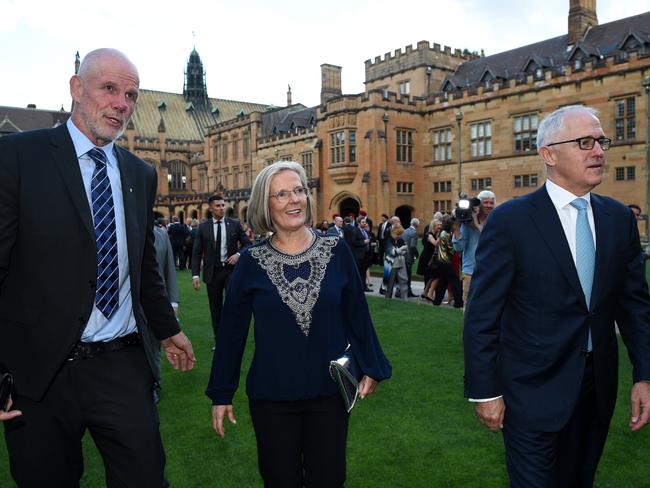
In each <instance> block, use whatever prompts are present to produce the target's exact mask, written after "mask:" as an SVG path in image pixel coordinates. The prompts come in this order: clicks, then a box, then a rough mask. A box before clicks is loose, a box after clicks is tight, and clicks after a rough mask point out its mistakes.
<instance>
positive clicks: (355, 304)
mask: <svg viewBox="0 0 650 488" xmlns="http://www.w3.org/2000/svg"><path fill="white" fill-rule="evenodd" d="M337 251H338V254H339V255H340V259H341V260H342V261H343V263H342V266H341V268H342V269H343V270H346V272H347V273H348V276H347V279H346V280H345V283H346V285H345V289H344V290H343V302H342V315H343V320H344V326H345V332H346V335H347V338H348V341H349V342H350V345H351V349H352V353H353V354H354V357H355V359H356V361H357V362H358V363H359V366H360V368H361V372H362V373H363V374H364V375H367V376H370V377H371V378H372V379H374V380H377V381H381V380H385V379H388V378H390V376H391V373H392V367H391V364H390V362H389V361H388V359H387V358H386V356H385V355H384V351H383V350H382V348H381V345H380V344H379V338H378V337H377V333H376V332H375V327H374V325H373V324H372V318H371V317H370V311H369V310H368V302H367V301H366V296H365V294H364V292H363V284H362V283H361V279H360V278H359V274H358V272H357V270H356V267H355V264H354V259H353V257H352V253H351V252H350V249H349V248H348V247H347V246H340V245H338V246H337Z"/></svg>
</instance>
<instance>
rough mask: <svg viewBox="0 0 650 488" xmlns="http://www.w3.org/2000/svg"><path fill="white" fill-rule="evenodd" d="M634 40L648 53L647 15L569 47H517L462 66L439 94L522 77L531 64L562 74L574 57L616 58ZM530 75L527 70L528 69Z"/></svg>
mask: <svg viewBox="0 0 650 488" xmlns="http://www.w3.org/2000/svg"><path fill="white" fill-rule="evenodd" d="M630 36H633V37H634V39H635V42H634V43H636V44H638V45H639V47H641V48H643V49H644V50H645V51H646V52H647V53H650V12H646V13H643V14H639V15H635V16H633V17H628V18H625V19H620V20H616V21H614V22H608V23H607V24H601V25H597V26H595V27H592V28H590V29H589V30H588V31H587V33H586V35H585V36H584V38H583V39H582V40H580V41H578V42H577V43H576V44H575V45H574V46H572V47H570V46H568V35H567V34H565V35H562V36H559V37H554V38H551V39H547V40H545V41H541V42H537V43H535V44H530V45H528V46H523V47H518V48H516V49H511V50H509V51H505V52H502V53H499V54H493V55H491V56H486V57H484V58H479V59H476V60H472V61H467V62H465V63H462V64H461V65H460V66H458V68H457V69H456V72H455V73H454V74H453V75H451V76H448V77H447V78H446V79H445V80H443V82H442V85H441V87H440V88H441V91H451V90H454V89H458V88H464V87H472V86H477V85H478V84H480V83H481V82H482V81H486V73H489V74H490V75H488V78H489V77H490V76H491V77H492V78H503V79H510V78H516V77H518V76H521V75H522V73H524V72H525V71H526V68H530V65H531V61H533V62H534V63H536V64H537V65H538V66H539V67H540V68H552V69H554V70H556V71H557V72H562V69H563V68H562V67H563V66H564V65H565V64H566V63H567V62H570V61H571V60H572V59H573V56H574V55H576V53H577V55H578V56H579V57H583V58H594V59H602V58H604V57H606V56H612V55H616V54H618V53H620V52H621V50H622V49H624V47H625V44H626V41H627V40H628V39H629V37H630ZM529 71H530V69H529Z"/></svg>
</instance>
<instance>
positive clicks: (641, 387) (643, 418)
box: [630, 381, 650, 432]
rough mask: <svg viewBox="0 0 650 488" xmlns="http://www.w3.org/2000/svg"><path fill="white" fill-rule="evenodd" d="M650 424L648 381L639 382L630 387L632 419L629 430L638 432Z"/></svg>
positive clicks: (649, 386)
mask: <svg viewBox="0 0 650 488" xmlns="http://www.w3.org/2000/svg"><path fill="white" fill-rule="evenodd" d="M648 422H650V381H639V382H638V383H634V385H633V386H632V417H631V418H630V430H631V431H632V432H634V431H637V430H639V429H640V428H641V427H643V426H644V425H645V424H647V423H648Z"/></svg>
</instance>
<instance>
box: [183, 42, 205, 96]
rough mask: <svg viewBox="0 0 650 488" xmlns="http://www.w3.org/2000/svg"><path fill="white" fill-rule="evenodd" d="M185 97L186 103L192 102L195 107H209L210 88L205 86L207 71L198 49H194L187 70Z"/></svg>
mask: <svg viewBox="0 0 650 488" xmlns="http://www.w3.org/2000/svg"><path fill="white" fill-rule="evenodd" d="M183 97H184V98H185V101H186V102H188V103H189V102H192V103H193V104H194V106H195V107H207V106H208V88H207V86H206V84H205V70H204V69H203V62H202V61H201V57H200V56H199V53H198V52H196V48H194V49H192V52H191V53H190V59H189V60H188V61H187V69H186V70H185V86H184V87H183Z"/></svg>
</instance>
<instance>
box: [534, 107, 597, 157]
mask: <svg viewBox="0 0 650 488" xmlns="http://www.w3.org/2000/svg"><path fill="white" fill-rule="evenodd" d="M575 111H584V112H587V113H590V114H591V115H593V116H594V117H598V110H596V109H595V108H591V107H587V106H585V105H567V106H566V107H561V108H558V109H557V110H556V111H554V112H551V113H550V114H548V115H547V116H546V117H544V120H542V122H541V123H540V124H539V127H538V128H537V148H538V149H539V148H540V147H544V146H548V145H549V144H551V143H552V142H558V141H553V140H552V139H553V137H555V136H556V135H557V133H558V132H560V130H561V129H562V127H563V124H564V117H565V116H566V114H567V113H569V112H575Z"/></svg>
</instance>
